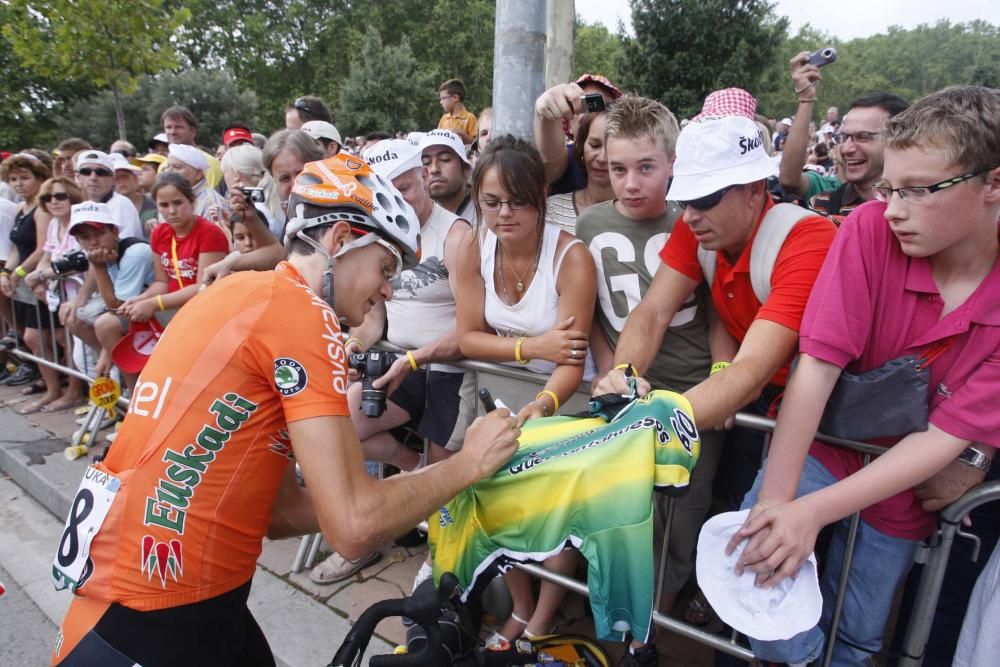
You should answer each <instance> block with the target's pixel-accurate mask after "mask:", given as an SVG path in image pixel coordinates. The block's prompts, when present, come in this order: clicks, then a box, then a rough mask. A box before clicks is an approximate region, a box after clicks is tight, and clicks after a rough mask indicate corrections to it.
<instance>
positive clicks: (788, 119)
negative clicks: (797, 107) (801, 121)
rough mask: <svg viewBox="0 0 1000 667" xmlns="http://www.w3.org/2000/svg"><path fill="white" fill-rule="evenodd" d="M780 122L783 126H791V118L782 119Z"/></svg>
mask: <svg viewBox="0 0 1000 667" xmlns="http://www.w3.org/2000/svg"><path fill="white" fill-rule="evenodd" d="M781 122H782V123H783V124H785V125H791V124H792V119H791V118H782V119H781Z"/></svg>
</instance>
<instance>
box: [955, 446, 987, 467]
mask: <svg viewBox="0 0 1000 667" xmlns="http://www.w3.org/2000/svg"><path fill="white" fill-rule="evenodd" d="M958 460H959V461H961V462H962V463H964V464H965V465H967V466H972V467H973V468H975V469H976V470H982V471H983V472H986V471H987V470H989V469H990V465H991V464H992V463H993V460H992V459H990V458H988V457H987V456H986V454H984V453H982V452H981V451H979V450H978V449H976V448H975V447H966V448H965V451H963V452H962V453H961V454H959V455H958Z"/></svg>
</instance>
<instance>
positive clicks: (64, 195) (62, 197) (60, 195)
mask: <svg viewBox="0 0 1000 667" xmlns="http://www.w3.org/2000/svg"><path fill="white" fill-rule="evenodd" d="M38 199H39V201H41V202H42V203H43V204H48V203H49V202H50V201H52V200H53V199H54V200H56V201H66V200H67V199H69V193H68V192H53V193H52V194H50V195H42V196H41V197H39V198H38Z"/></svg>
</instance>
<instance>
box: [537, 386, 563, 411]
mask: <svg viewBox="0 0 1000 667" xmlns="http://www.w3.org/2000/svg"><path fill="white" fill-rule="evenodd" d="M542 396H548V397H549V398H551V399H552V412H550V413H549V415H554V414H555V413H557V412H559V397H558V396H556V392H554V391H552V390H551V389H542V390H541V391H540V392H538V393H537V394H535V400H536V401H537V400H539V399H541V398H542ZM549 415H545V416H546V417H548V416H549Z"/></svg>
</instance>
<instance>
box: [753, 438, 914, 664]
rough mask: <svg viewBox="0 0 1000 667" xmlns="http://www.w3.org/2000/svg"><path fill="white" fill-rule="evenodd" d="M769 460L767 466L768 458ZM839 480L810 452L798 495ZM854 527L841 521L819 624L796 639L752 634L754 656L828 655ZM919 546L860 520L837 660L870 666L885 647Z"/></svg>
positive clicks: (756, 487) (829, 557) (760, 476)
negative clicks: (891, 614)
mask: <svg viewBox="0 0 1000 667" xmlns="http://www.w3.org/2000/svg"><path fill="white" fill-rule="evenodd" d="M764 465H765V467H766V466H767V463H766V462H765V464H764ZM763 480H764V470H763V469H761V471H760V472H758V473H757V479H756V480H755V481H754V484H753V488H751V489H750V492H749V493H747V495H746V498H744V499H743V506H742V509H749V508H750V507H752V506H753V504H754V503H755V502H756V501H757V494H758V493H760V485H761V483H762V482H763ZM836 481H837V480H836V479H835V478H834V476H833V475H831V474H830V472H829V471H828V470H827V469H826V468H825V467H823V464H821V463H820V462H819V461H817V460H816V459H814V458H813V457H811V456H809V457H807V458H806V462H805V465H804V466H803V468H802V476H801V477H800V479H799V487H798V489H797V490H796V492H795V497H796V498H798V497H801V496H804V495H806V494H808V493H812V492H813V491H818V490H819V489H822V488H825V487H827V486H830V485H831V484H834V483H835V482H836ZM849 527H850V518H849V517H848V518H847V519H844V520H843V521H840V522H839V523H837V525H836V527H835V530H834V534H833V538H832V539H831V541H830V548H829V550H828V551H827V554H826V562H825V566H824V571H823V577H822V579H821V580H820V591H821V592H822V593H823V614H822V616H821V618H820V622H819V624H818V625H817V626H815V627H813V628H812V629H810V630H806V631H805V632H801V633H799V634H797V635H795V636H794V637H792V638H791V639H785V640H781V641H771V642H765V641H757V640H756V639H753V638H750V647H751V648H752V649H753V654H754V655H755V656H757V657H758V658H761V659H763V660H770V661H772V662H811V661H813V660H816V659H818V658H820V657H821V656H822V655H823V650H824V644H825V642H826V636H825V634H824V631H823V630H822V629H821V628H829V627H830V622H831V620H832V618H833V605H834V602H835V599H836V595H837V582H838V580H839V578H840V569H841V567H842V565H843V563H844V553H845V552H846V550H847V532H848V529H849ZM916 545H917V542H916V541H915V540H907V539H903V538H899V537H890V536H889V535H886V534H885V533H881V532H879V531H878V530H876V529H875V528H873V527H871V526H870V525H868V524H867V523H865V522H864V521H861V522H860V523H859V524H858V537H857V541H856V542H855V545H854V560H853V561H852V562H851V572H850V575H849V576H848V578H847V583H846V585H847V592H846V595H845V596H844V607H843V611H842V612H841V615H840V627H839V628H838V630H837V641H836V643H835V646H834V649H833V662H832V664H833V665H837V666H841V665H842V666H843V667H856V666H857V665H867V664H869V662H868V661H869V660H870V658H871V656H872V654H874V653H876V652H878V651H879V650H880V649H881V648H882V634H883V631H884V630H885V623H886V619H887V618H888V617H889V612H890V610H891V608H892V600H893V596H894V595H895V593H896V589H897V588H898V586H899V584H900V583H901V582H902V581H903V579H904V578H905V577H906V573H907V572H908V571H909V570H910V567H911V566H912V565H913V551H914V548H915V547H916Z"/></svg>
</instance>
